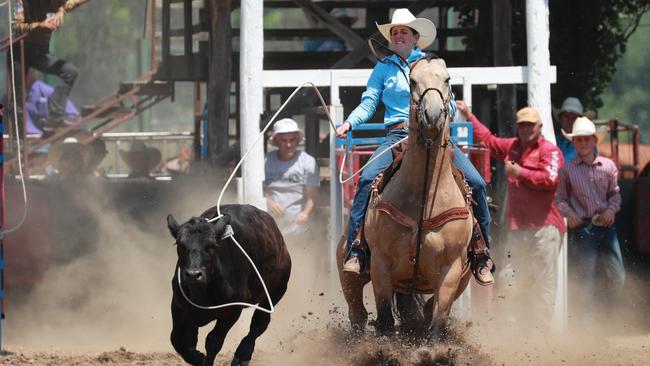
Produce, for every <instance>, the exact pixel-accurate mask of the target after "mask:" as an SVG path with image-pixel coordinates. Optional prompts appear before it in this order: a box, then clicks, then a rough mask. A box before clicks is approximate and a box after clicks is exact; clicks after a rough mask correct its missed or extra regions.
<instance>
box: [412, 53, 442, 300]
mask: <svg viewBox="0 0 650 366" xmlns="http://www.w3.org/2000/svg"><path fill="white" fill-rule="evenodd" d="M421 60H422V59H420V60H417V61H415V62H414V63H413V64H412V66H411V71H412V70H413V69H414V68H415V66H417V64H418V62H420V61H421ZM447 82H448V81H447ZM409 85H410V80H409ZM432 90H433V91H435V92H437V93H438V95H439V96H440V99H441V100H442V103H443V108H442V110H441V111H440V114H439V115H438V116H437V117H436V121H437V120H439V119H440V118H441V117H444V121H445V122H444V123H445V126H443V128H442V129H440V130H439V131H438V133H437V135H436V136H435V137H434V138H430V137H427V136H425V135H424V133H423V131H422V130H423V128H422V122H423V119H424V118H427V116H426V114H425V113H424V109H423V108H422V100H423V99H424V97H425V95H426V94H427V93H428V92H430V91H432ZM451 96H452V94H451V88H449V93H448V94H447V98H445V96H444V94H443V93H442V91H441V90H440V89H438V88H435V87H430V88H426V89H425V90H424V91H423V92H422V94H420V95H419V96H418V98H417V100H416V99H415V98H413V101H414V104H415V119H416V120H415V122H416V123H417V127H416V128H414V127H415V125H414V124H413V123H409V129H410V130H414V131H415V132H416V133H417V135H418V142H419V143H421V144H423V145H425V146H426V162H425V165H424V184H423V187H422V206H421V210H420V218H419V220H418V226H417V232H416V233H415V235H416V243H417V244H416V247H415V258H414V259H413V278H412V281H411V292H414V291H415V287H416V286H417V277H418V267H419V262H420V250H421V247H422V231H423V230H422V223H423V222H424V211H425V209H426V206H427V204H426V203H427V198H428V193H429V189H428V186H429V184H428V177H429V166H430V164H429V162H430V158H431V149H432V148H433V146H434V144H435V143H436V142H438V144H439V145H438V147H440V148H441V149H442V152H443V153H442V159H441V161H440V165H441V166H440V170H439V171H438V174H437V176H436V185H435V188H434V190H433V197H432V199H431V205H432V206H433V205H434V204H435V202H436V196H437V195H438V185H439V183H440V177H441V176H442V164H443V162H444V159H445V155H447V154H446V153H445V149H446V148H447V145H448V140H447V139H445V141H444V142H443V141H441V140H442V139H443V137H444V132H445V128H446V125H447V118H448V117H449V102H450V101H451ZM409 122H410V121H409ZM437 159H438V153H437V152H436V154H435V160H437ZM434 166H435V162H434ZM434 169H435V168H434ZM434 173H435V171H434Z"/></svg>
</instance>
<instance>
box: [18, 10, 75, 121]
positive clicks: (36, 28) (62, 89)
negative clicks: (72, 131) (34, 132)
mask: <svg viewBox="0 0 650 366" xmlns="http://www.w3.org/2000/svg"><path fill="white" fill-rule="evenodd" d="M86 1H87V0H16V4H15V9H14V11H15V13H14V22H13V29H14V32H15V33H16V34H17V35H20V34H24V33H27V36H26V38H25V66H26V67H28V68H29V67H33V68H34V69H36V70H39V71H41V72H44V73H46V74H52V75H56V76H58V77H59V78H61V81H62V83H59V84H58V85H57V86H56V88H55V89H54V93H52V96H51V97H50V98H49V100H48V118H47V119H46V120H41V121H34V122H35V123H36V124H37V127H39V128H41V129H42V130H43V131H44V132H45V133H48V132H49V133H51V131H52V129H53V128H54V127H60V126H62V125H63V122H64V120H63V117H64V116H65V107H66V104H67V101H68V96H69V95H70V91H71V90H72V86H73V85H74V82H75V80H76V79H77V75H78V74H79V72H78V71H77V68H76V67H75V66H74V65H73V64H71V63H69V62H67V61H65V60H62V59H60V58H58V57H56V56H54V55H52V54H50V50H49V46H50V38H51V37H52V33H54V31H55V30H57V29H59V27H61V26H62V25H63V20H64V17H65V15H66V14H67V13H69V12H70V11H72V10H73V9H74V8H76V7H78V6H80V5H82V4H83V3H85V2H86ZM15 80H17V81H20V78H16V79H15Z"/></svg>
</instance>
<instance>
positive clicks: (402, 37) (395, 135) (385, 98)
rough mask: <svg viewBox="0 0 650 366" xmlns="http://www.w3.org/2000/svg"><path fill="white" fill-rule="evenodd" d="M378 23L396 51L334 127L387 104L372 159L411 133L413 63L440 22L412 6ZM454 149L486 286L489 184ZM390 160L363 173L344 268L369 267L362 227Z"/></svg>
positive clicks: (476, 266)
mask: <svg viewBox="0 0 650 366" xmlns="http://www.w3.org/2000/svg"><path fill="white" fill-rule="evenodd" d="M377 28H379V31H380V33H381V34H382V35H383V36H384V38H386V39H387V40H388V42H389V44H390V46H391V49H392V50H393V51H394V53H395V54H393V55H391V56H388V57H384V58H383V59H382V60H380V62H378V63H377V65H376V66H375V68H374V69H373V71H372V74H371V75H370V78H369V79H368V84H367V86H366V90H365V92H364V93H363V95H362V96H361V103H360V104H359V106H358V107H356V108H355V109H354V111H352V113H351V114H350V115H349V116H348V118H347V119H346V120H345V121H344V122H343V124H341V126H339V127H338V128H337V130H336V134H337V136H339V137H345V136H346V134H347V132H348V131H350V130H353V129H354V128H355V127H356V126H359V125H360V124H363V123H365V122H367V121H368V120H369V119H370V118H371V117H372V115H373V114H374V113H375V110H376V109H377V106H378V105H379V103H380V102H381V103H383V104H384V107H385V112H384V127H385V129H386V138H385V140H384V142H383V143H382V144H381V145H380V146H379V147H378V148H377V150H376V151H375V152H374V154H373V155H372V157H371V159H374V158H375V157H376V156H378V155H379V154H381V153H382V152H383V151H384V150H386V149H388V148H389V147H390V146H391V145H393V144H394V143H396V142H397V141H399V140H401V139H403V138H404V137H406V136H408V131H407V124H408V119H409V105H410V82H409V79H408V75H409V73H410V67H409V64H410V63H412V62H414V61H417V60H419V59H421V58H424V57H426V55H425V53H424V52H422V49H424V48H426V47H427V46H429V45H430V44H431V43H433V41H434V40H435V38H436V27H435V25H434V24H433V22H431V21H430V20H428V19H425V18H416V17H415V16H414V15H413V14H411V12H410V11H409V10H408V9H397V10H395V13H393V17H392V19H391V23H389V24H383V25H379V24H377ZM402 59H403V60H405V61H406V63H404V62H403V61H402ZM450 111H451V114H452V115H451V116H450V118H453V114H454V113H455V112H456V104H455V102H454V101H453V100H452V101H451V102H450ZM453 151H454V159H453V160H454V164H456V166H457V167H458V168H459V169H460V170H461V171H462V172H463V174H464V175H465V178H466V179H467V181H468V183H469V185H470V187H471V188H472V192H473V198H474V200H475V201H476V202H477V204H476V206H475V207H474V214H475V216H476V219H477V221H478V223H479V225H480V228H479V227H477V226H475V228H474V234H473V238H472V243H471V248H470V249H471V251H472V252H473V253H474V256H473V257H474V258H475V259H474V260H473V261H472V272H473V273H474V274H475V276H476V279H477V281H478V282H479V283H480V284H483V285H488V284H491V283H493V282H494V279H493V277H492V273H491V270H492V269H493V268H494V264H493V262H492V259H491V258H490V256H489V251H488V243H489V242H488V239H489V223H490V212H489V210H488V205H487V193H486V184H485V181H484V180H483V178H482V177H481V176H480V174H479V173H478V171H476V169H475V168H474V166H473V165H472V164H471V162H469V159H468V158H467V157H466V156H465V155H464V154H463V153H462V152H461V151H460V150H459V149H458V147H454V150H453ZM392 161H393V156H392V154H390V153H386V154H383V155H381V156H380V157H379V158H377V159H376V160H374V161H373V162H372V163H370V164H369V165H368V166H367V167H366V168H365V169H364V171H363V173H362V174H361V177H360V179H359V184H358V186H357V191H356V193H355V196H354V201H353V204H352V210H351V212H350V222H349V226H348V238H347V250H348V254H347V256H346V259H345V263H344V265H343V270H344V271H346V272H352V273H360V272H361V271H363V270H365V268H366V263H365V262H366V258H365V255H364V251H363V249H362V248H361V230H360V228H361V226H362V224H363V221H364V218H365V214H366V209H367V207H368V200H369V194H370V188H371V185H372V182H373V180H374V179H375V177H376V176H377V175H378V174H379V173H381V172H382V171H383V170H384V169H386V168H387V167H388V166H390V164H391V163H392ZM481 232H482V234H481Z"/></svg>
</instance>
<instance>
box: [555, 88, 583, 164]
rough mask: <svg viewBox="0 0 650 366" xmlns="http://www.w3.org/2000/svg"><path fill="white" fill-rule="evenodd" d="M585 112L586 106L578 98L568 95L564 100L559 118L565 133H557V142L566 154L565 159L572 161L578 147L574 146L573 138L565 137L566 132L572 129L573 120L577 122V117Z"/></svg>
mask: <svg viewBox="0 0 650 366" xmlns="http://www.w3.org/2000/svg"><path fill="white" fill-rule="evenodd" d="M583 114H584V108H583V107H582V103H580V100H579V99H578V98H576V97H568V98H566V99H565V100H564V102H562V107H560V113H559V114H558V119H559V123H560V131H561V132H563V133H556V134H555V142H556V145H557V147H559V148H560V150H561V151H562V155H564V161H567V162H568V161H571V160H573V158H575V156H576V149H575V148H574V147H573V144H572V143H571V140H570V139H566V138H565V137H564V136H565V133H566V132H568V131H571V128H573V122H575V120H576V118H578V117H581V116H583Z"/></svg>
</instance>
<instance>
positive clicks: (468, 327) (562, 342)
mask: <svg viewBox="0 0 650 366" xmlns="http://www.w3.org/2000/svg"><path fill="white" fill-rule="evenodd" d="M195 204H196V203H195ZM195 204H189V203H188V204H187V207H184V208H179V210H178V212H173V214H174V215H175V216H176V218H177V219H178V220H179V222H181V221H185V220H186V219H188V218H189V216H190V215H191V214H194V215H197V214H198V213H200V211H202V210H203V208H205V207H204V206H203V205H202V204H201V203H198V204H196V205H195ZM196 207H200V209H199V210H198V212H197V209H196ZM91 210H92V212H94V213H95V214H96V215H97V216H98V217H101V220H99V230H98V233H99V235H98V238H97V243H98V245H96V246H95V248H94V249H93V250H92V251H90V252H88V253H86V254H84V255H82V256H79V257H77V258H74V260H68V261H65V262H63V263H58V264H57V265H52V266H50V268H49V271H48V272H47V274H46V276H45V279H44V280H43V281H42V283H40V284H39V285H38V286H35V287H30V288H25V289H20V288H19V289H13V290H11V291H9V292H8V293H7V304H6V309H5V311H6V319H5V321H4V322H3V328H2V346H3V350H4V351H5V353H4V354H3V355H1V356H0V365H38V366H63V365H66V366H68V365H92V366H94V365H102V366H112V365H162V366H167V365H184V363H183V361H182V360H181V359H180V358H179V357H178V356H177V355H176V354H175V352H174V350H173V348H172V347H171V344H170V343H169V332H170V329H171V319H170V312H169V302H170V299H171V286H170V280H171V277H172V272H173V269H174V264H175V257H176V254H175V248H174V247H173V245H172V240H171V237H170V236H169V235H168V233H167V230H166V227H165V220H164V217H165V216H166V214H167V212H165V213H158V216H160V220H155V221H154V222H156V221H158V222H159V227H156V228H154V230H150V231H148V232H142V231H141V230H140V229H139V226H138V225H136V224H134V223H133V222H132V221H131V220H128V219H127V218H125V217H123V216H121V215H118V214H116V213H114V212H112V210H111V209H110V207H105V206H102V207H91ZM152 232H153V233H155V234H152ZM290 252H291V255H292V259H293V263H294V267H293V271H292V278H291V282H290V284H289V290H288V292H287V294H286V295H285V297H284V299H283V300H282V301H281V302H280V303H279V305H278V306H277V312H276V313H275V314H274V315H273V317H272V321H271V324H270V327H269V329H268V331H267V332H266V333H265V334H264V335H263V336H262V337H261V338H260V339H259V340H258V342H257V348H256V352H255V353H254V355H253V360H252V362H251V366H261V365H271V366H273V365H278V366H279V365H305V364H308V365H310V366H326V365H354V366H379V365H388V366H402V365H404V366H406V365H419V366H425V365H479V366H482V365H649V364H650V352H648V351H649V349H648V348H650V336H649V334H650V330H648V328H650V327H648V323H647V317H646V316H643V314H645V313H647V308H646V307H645V304H646V303H645V302H641V303H639V304H636V305H634V306H632V307H630V308H629V309H626V311H625V313H626V314H624V316H621V317H620V318H608V319H599V326H598V331H597V332H595V333H594V332H586V334H578V333H566V332H565V333H558V334H552V335H550V336H547V337H539V336H538V335H537V334H535V332H534V331H531V330H530V329H527V328H526V324H521V323H516V324H513V323H500V322H498V321H497V320H495V319H494V318H492V317H490V316H485V315H479V316H477V317H475V318H476V319H474V320H455V321H453V326H452V332H451V336H450V337H449V340H448V341H447V342H445V343H442V344H436V345H426V344H413V343H410V342H409V341H407V340H401V339H400V338H399V337H394V338H390V339H389V338H385V337H377V336H376V335H375V334H374V331H373V330H372V329H371V328H370V327H369V328H368V332H367V333H366V335H364V336H363V337H360V338H357V337H353V336H352V335H350V334H349V333H348V332H347V319H346V316H347V309H346V307H345V304H344V301H343V297H342V295H341V293H340V290H339V288H338V281H337V279H336V275H335V274H331V273H330V272H329V268H328V264H327V261H328V258H329V255H330V250H329V248H328V247H327V243H326V241H325V240H324V235H323V233H322V232H320V233H317V234H316V235H315V237H314V238H313V240H305V241H302V242H299V243H291V245H290ZM628 278H629V279H630V281H632V282H634V281H637V280H638V279H635V278H633V277H632V276H630V277H628ZM646 280H647V279H646ZM646 296H647V295H646ZM499 301H503V299H498V300H497V301H496V302H495V306H497V307H498V306H499ZM368 307H369V310H371V311H373V310H374V309H373V305H372V300H371V299H370V297H369V296H368ZM244 314H245V315H244V316H242V318H241V319H240V320H239V322H238V323H237V324H236V325H235V327H234V328H233V329H232V330H231V332H230V333H229V335H228V337H227V339H226V342H225V344H224V347H223V350H222V352H221V353H220V355H219V356H218V357H217V362H216V363H215V364H216V365H220V366H227V365H230V360H231V357H232V354H233V352H234V349H235V348H236V346H237V344H238V342H239V340H240V339H241V338H242V337H243V335H245V334H246V332H247V327H248V324H249V319H250V316H251V314H252V311H250V310H246V311H245V313H244ZM371 318H374V315H372V314H371ZM205 334H206V332H205V330H203V331H202V333H201V336H200V337H199V339H200V342H199V343H200V344H199V347H200V349H202V347H203V343H202V342H203V341H202V339H203V337H204V336H205Z"/></svg>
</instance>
